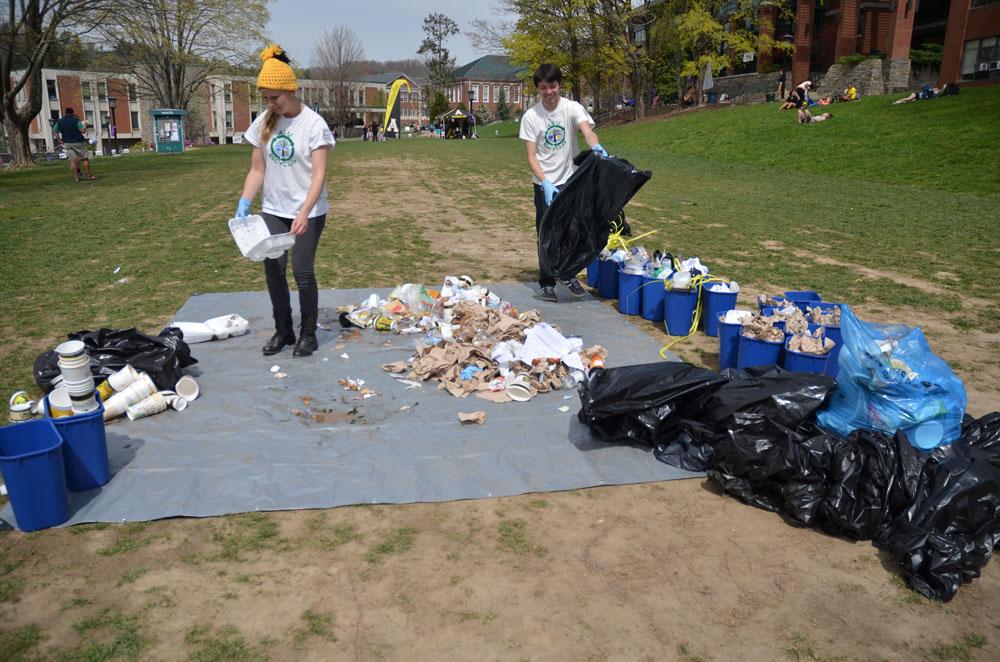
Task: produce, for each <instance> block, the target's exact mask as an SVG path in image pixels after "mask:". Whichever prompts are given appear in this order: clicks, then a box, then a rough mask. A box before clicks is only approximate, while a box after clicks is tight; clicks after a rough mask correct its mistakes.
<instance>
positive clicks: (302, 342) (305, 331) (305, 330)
mask: <svg viewBox="0 0 1000 662" xmlns="http://www.w3.org/2000/svg"><path fill="white" fill-rule="evenodd" d="M318 346H319V344H318V343H317V342H316V315H303V316H302V325H301V326H300V327H299V341H298V342H297V343H295V351H294V352H292V356H311V355H312V353H313V352H315V351H316V348H317V347H318Z"/></svg>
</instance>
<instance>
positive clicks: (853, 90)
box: [840, 80, 858, 101]
mask: <svg viewBox="0 0 1000 662" xmlns="http://www.w3.org/2000/svg"><path fill="white" fill-rule="evenodd" d="M857 98H858V87H857V85H855V84H854V81H853V80H852V81H850V82H849V83H847V88H845V89H844V93H843V94H842V95H840V100H841V101H856V100H857Z"/></svg>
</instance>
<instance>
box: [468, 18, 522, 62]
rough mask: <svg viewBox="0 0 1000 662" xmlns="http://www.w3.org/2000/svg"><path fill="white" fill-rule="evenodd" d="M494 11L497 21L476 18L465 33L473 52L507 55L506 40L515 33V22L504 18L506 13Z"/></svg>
mask: <svg viewBox="0 0 1000 662" xmlns="http://www.w3.org/2000/svg"><path fill="white" fill-rule="evenodd" d="M492 11H493V13H494V14H496V15H497V17H498V18H497V19H496V20H492V21H491V20H489V19H486V18H474V19H472V21H470V22H469V29H468V30H466V31H465V36H466V37H468V38H469V43H470V44H472V48H473V50H477V51H479V52H480V53H486V54H489V55H505V54H506V53H507V46H505V45H504V40H506V39H509V38H510V35H511V34H512V33H513V32H514V22H513V21H512V20H510V19H507V18H503V17H504V16H506V12H504V11H503V10H502V9H500V8H497V7H493V8H492Z"/></svg>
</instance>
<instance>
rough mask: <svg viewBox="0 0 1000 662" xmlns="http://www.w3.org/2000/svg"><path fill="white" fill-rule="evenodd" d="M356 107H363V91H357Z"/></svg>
mask: <svg viewBox="0 0 1000 662" xmlns="http://www.w3.org/2000/svg"><path fill="white" fill-rule="evenodd" d="M358 105H359V106H364V105H365V91H364V90H363V89H361V90H358Z"/></svg>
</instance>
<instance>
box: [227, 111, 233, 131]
mask: <svg viewBox="0 0 1000 662" xmlns="http://www.w3.org/2000/svg"><path fill="white" fill-rule="evenodd" d="M226 128H227V129H232V128H233V111H231V110H227V111H226Z"/></svg>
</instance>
